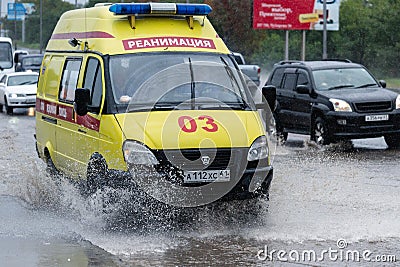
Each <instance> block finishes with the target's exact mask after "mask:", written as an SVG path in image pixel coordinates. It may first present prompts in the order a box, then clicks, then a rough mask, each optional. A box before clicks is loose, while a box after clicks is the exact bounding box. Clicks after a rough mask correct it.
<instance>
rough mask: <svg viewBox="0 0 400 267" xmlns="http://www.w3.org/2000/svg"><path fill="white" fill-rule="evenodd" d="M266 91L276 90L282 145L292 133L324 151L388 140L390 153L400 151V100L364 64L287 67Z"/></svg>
mask: <svg viewBox="0 0 400 267" xmlns="http://www.w3.org/2000/svg"><path fill="white" fill-rule="evenodd" d="M266 85H273V86H275V87H276V89H277V108H276V110H275V112H274V117H275V121H276V132H277V135H278V137H279V139H280V141H282V142H284V141H286V139H287V137H288V133H299V134H310V136H311V140H314V141H315V142H316V143H318V144H321V145H325V144H329V143H331V142H335V141H338V140H343V139H344V140H346V139H357V138H367V137H379V136H384V138H385V141H386V144H387V145H388V146H389V147H390V148H392V147H400V95H399V94H398V93H396V92H394V91H391V90H388V89H385V87H386V83H385V81H377V80H376V79H375V78H374V77H373V75H372V74H371V73H370V72H369V71H368V70H367V69H366V68H365V67H364V66H362V65H360V64H356V63H352V62H350V61H348V60H344V61H329V60H326V61H282V62H279V63H277V64H275V65H274V68H273V70H272V73H271V75H270V76H269V78H268V80H267V82H266Z"/></svg>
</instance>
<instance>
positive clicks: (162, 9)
mask: <svg viewBox="0 0 400 267" xmlns="http://www.w3.org/2000/svg"><path fill="white" fill-rule="evenodd" d="M109 10H110V12H112V13H114V15H140V14H173V15H186V16H195V15H198V16H206V15H208V14H209V13H210V12H211V10H212V9H211V7H210V6H209V5H206V4H174V3H127V4H113V5H111V6H110V8H109Z"/></svg>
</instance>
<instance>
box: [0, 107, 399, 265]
mask: <svg viewBox="0 0 400 267" xmlns="http://www.w3.org/2000/svg"><path fill="white" fill-rule="evenodd" d="M34 131H35V120H34V117H32V116H29V115H28V111H27V110H24V109H21V110H16V114H15V115H13V116H8V115H6V114H4V113H0V151H1V153H0V266H28V267H29V266H44V267H46V266H304V265H305V266H400V220H399V218H400V166H399V162H400V160H399V158H400V150H387V149H386V144H385V142H384V141H383V139H382V138H375V139H366V140H356V141H354V142H353V145H350V144H336V145H331V146H328V147H324V148H318V147H316V146H314V145H313V144H312V143H309V142H308V136H301V135H289V139H288V142H287V145H286V146H277V147H274V148H273V154H274V158H273V164H274V168H275V176H274V180H273V182H272V186H271V192H270V197H271V200H270V201H269V203H266V202H261V203H260V205H259V206H255V205H252V203H243V202H241V203H238V202H234V203H225V204H224V205H219V206H210V207H206V208H199V209H196V210H191V211H186V212H185V213H183V214H181V215H179V216H180V217H179V216H178V217H176V216H172V215H174V214H172V215H171V214H161V213H158V214H156V215H154V214H153V215H152V216H149V215H148V213H146V212H148V210H147V211H146V209H145V208H144V209H142V211H143V210H144V211H143V213H144V214H142V217H141V218H137V217H135V216H132V214H133V210H134V211H137V210H138V209H137V206H135V205H136V204H135V205H131V204H130V203H132V202H131V200H132V198H131V196H129V194H127V193H126V192H122V191H121V192H107V195H106V196H101V195H100V194H97V195H95V196H92V197H89V198H83V197H82V196H80V195H79V193H78V191H77V190H76V189H75V188H74V187H73V186H72V185H71V184H69V183H68V182H62V183H61V184H55V183H54V182H53V180H51V179H49V177H47V176H46V175H45V172H44V164H43V163H42V162H41V161H40V160H39V159H38V158H37V155H36V152H35V148H34V137H33V134H34ZM110 195H111V196H113V197H114V198H112V199H115V198H116V196H117V198H118V199H119V200H120V201H119V202H117V203H116V202H113V201H112V199H109V200H110V201H109V202H110V203H108V205H107V208H106V209H104V208H103V204H104V201H103V200H104V199H107V198H109V196H110ZM121 203H123V204H121ZM238 211H241V212H238ZM256 211H257V213H258V215H257V216H256V215H255V214H254V213H256ZM169 212H170V213H171V211H169ZM136 214H137V213H136ZM177 218H180V219H177ZM144 219H146V220H144ZM310 255H311V256H310ZM309 257H311V258H309ZM394 258H396V262H393V261H394ZM357 260H358V261H357ZM378 261H380V262H378ZM382 261H385V262H382Z"/></svg>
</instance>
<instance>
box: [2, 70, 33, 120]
mask: <svg viewBox="0 0 400 267" xmlns="http://www.w3.org/2000/svg"><path fill="white" fill-rule="evenodd" d="M38 77H39V74H38V73H36V72H32V71H27V72H14V73H7V74H5V75H4V76H3V77H2V78H1V80H0V111H2V110H3V106H4V107H5V109H6V112H7V114H12V113H13V109H14V108H28V107H35V105H36V91H37V82H38Z"/></svg>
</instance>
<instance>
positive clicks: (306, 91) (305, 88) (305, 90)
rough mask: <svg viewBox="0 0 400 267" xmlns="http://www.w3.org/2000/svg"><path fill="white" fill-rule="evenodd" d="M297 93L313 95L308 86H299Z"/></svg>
mask: <svg viewBox="0 0 400 267" xmlns="http://www.w3.org/2000/svg"><path fill="white" fill-rule="evenodd" d="M296 92H297V93H299V94H302V95H311V93H312V91H311V88H310V87H309V86H308V85H297V86H296Z"/></svg>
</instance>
